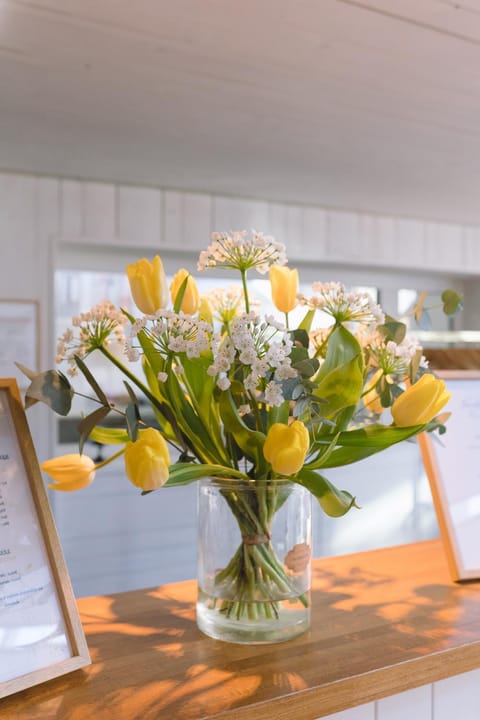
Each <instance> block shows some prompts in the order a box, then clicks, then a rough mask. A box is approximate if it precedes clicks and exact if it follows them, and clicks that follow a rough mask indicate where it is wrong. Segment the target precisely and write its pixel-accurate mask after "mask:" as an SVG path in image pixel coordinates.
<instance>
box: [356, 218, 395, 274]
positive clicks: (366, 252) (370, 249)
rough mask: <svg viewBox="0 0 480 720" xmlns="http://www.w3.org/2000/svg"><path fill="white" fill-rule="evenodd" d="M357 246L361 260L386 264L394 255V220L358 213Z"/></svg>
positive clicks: (375, 263) (367, 262)
mask: <svg viewBox="0 0 480 720" xmlns="http://www.w3.org/2000/svg"><path fill="white" fill-rule="evenodd" d="M358 240H359V248H360V249H361V251H362V257H361V258H359V260H361V261H362V262H364V263H366V264H369V265H377V266H378V265H380V266H383V267H385V266H387V265H389V264H391V263H392V262H393V258H394V255H395V220H394V218H389V217H381V216H379V215H360V216H359V221H358Z"/></svg>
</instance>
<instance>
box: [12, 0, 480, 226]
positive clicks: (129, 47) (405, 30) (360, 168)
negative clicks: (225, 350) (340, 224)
mask: <svg viewBox="0 0 480 720" xmlns="http://www.w3.org/2000/svg"><path fill="white" fill-rule="evenodd" d="M479 121H480V0H458V1H457V0H0V168H1V169H4V170H19V171H27V172H38V173H45V174H54V175H63V176H73V177H83V178H91V179H101V180H113V181H119V182H132V183H140V184H146V185H160V186H166V187H171V188H179V189H190V190H203V191H212V192H219V193H225V194H234V195H243V196H246V197H261V198H265V199H273V200H279V201H290V202H294V203H310V204H319V205H323V206H333V207H344V208H351V209H358V210H368V211H373V212H379V213H387V214H397V215H407V216H412V217H423V218H432V219H438V220H447V221H456V222H465V223H470V222H475V223H480V122H479Z"/></svg>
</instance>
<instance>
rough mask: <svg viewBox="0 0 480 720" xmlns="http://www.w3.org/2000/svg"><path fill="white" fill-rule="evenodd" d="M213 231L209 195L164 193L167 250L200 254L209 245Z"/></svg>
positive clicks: (168, 191)
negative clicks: (192, 251)
mask: <svg viewBox="0 0 480 720" xmlns="http://www.w3.org/2000/svg"><path fill="white" fill-rule="evenodd" d="M211 231H212V198H211V197H210V195H202V194H200V193H182V192H176V191H173V190H167V191H166V192H165V233H164V245H165V247H167V248H171V249H174V250H177V251H179V252H182V251H184V250H196V251H200V250H202V249H203V248H205V247H206V246H207V245H208V243H209V240H210V233H211Z"/></svg>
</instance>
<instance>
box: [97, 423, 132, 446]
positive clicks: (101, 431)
mask: <svg viewBox="0 0 480 720" xmlns="http://www.w3.org/2000/svg"><path fill="white" fill-rule="evenodd" d="M90 440H92V441H93V442H97V443H100V444H101V445H124V444H125V443H127V442H128V441H129V440H130V437H129V435H128V433H127V431H126V430H123V429H122V428H107V427H98V426H97V427H94V428H93V429H92V430H91V431H90Z"/></svg>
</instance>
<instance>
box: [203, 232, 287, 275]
mask: <svg viewBox="0 0 480 720" xmlns="http://www.w3.org/2000/svg"><path fill="white" fill-rule="evenodd" d="M211 240H212V242H211V243H210V245H209V246H208V248H207V249H206V250H202V252H201V253H200V257H199V259H198V270H200V271H202V270H206V269H207V268H212V267H219V268H227V269H230V270H240V272H245V271H246V270H249V269H251V268H255V269H256V270H258V272H259V273H261V274H262V275H264V274H265V273H267V272H268V270H269V269H270V267H271V266H272V265H286V263H287V256H286V253H285V246H284V245H282V243H279V242H276V240H274V239H273V238H272V237H270V236H268V235H264V234H263V233H261V232H257V231H256V230H252V233H251V237H247V232H246V231H245V230H243V231H241V232H240V231H237V232H233V233H232V234H231V235H229V234H228V233H218V232H215V233H212V236H211Z"/></svg>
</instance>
